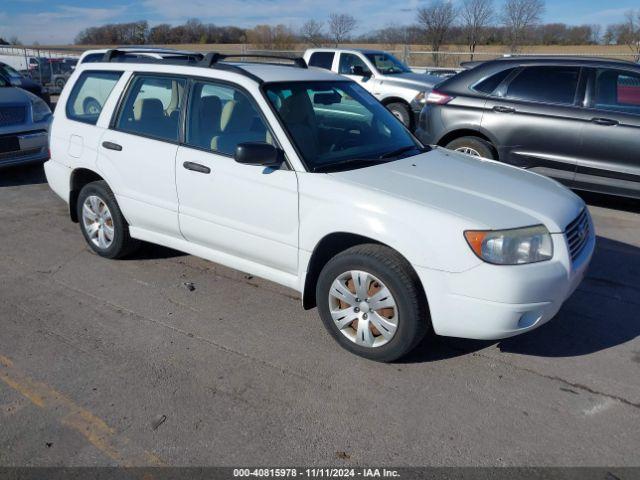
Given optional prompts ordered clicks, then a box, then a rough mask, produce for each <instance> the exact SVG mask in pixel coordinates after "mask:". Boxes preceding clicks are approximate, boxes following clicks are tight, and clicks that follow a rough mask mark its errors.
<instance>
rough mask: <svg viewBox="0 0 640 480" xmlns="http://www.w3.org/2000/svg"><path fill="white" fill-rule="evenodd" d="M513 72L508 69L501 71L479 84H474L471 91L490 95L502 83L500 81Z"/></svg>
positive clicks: (511, 69)
mask: <svg viewBox="0 0 640 480" xmlns="http://www.w3.org/2000/svg"><path fill="white" fill-rule="evenodd" d="M513 70H514V69H513V68H508V69H506V70H502V71H501V72H498V73H495V74H493V75H491V76H490V77H488V78H485V79H484V80H482V81H481V82H479V83H477V84H475V85H474V86H473V89H474V90H475V91H477V92H481V93H486V94H492V93H493V92H495V90H496V88H498V86H499V85H500V84H501V83H502V81H503V80H504V79H505V78H507V77H508V76H509V74H510V73H511V72H513Z"/></svg>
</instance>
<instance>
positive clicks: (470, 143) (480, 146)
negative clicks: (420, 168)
mask: <svg viewBox="0 0 640 480" xmlns="http://www.w3.org/2000/svg"><path fill="white" fill-rule="evenodd" d="M445 148H447V149H449V150H457V151H460V150H461V149H464V148H469V149H472V150H474V151H475V152H477V153H478V155H479V156H480V157H483V158H488V159H490V160H495V159H496V158H497V155H496V152H495V149H494V148H493V146H492V145H491V144H490V143H489V142H487V141H486V140H483V139H482V138H479V137H460V138H456V139H455V140H453V141H451V142H449V143H448V144H447V145H446V147H445Z"/></svg>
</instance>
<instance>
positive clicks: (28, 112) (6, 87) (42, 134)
mask: <svg viewBox="0 0 640 480" xmlns="http://www.w3.org/2000/svg"><path fill="white" fill-rule="evenodd" d="M50 123H51V110H50V109H49V106H48V105H47V104H46V103H45V102H44V100H42V99H41V98H39V97H36V96H35V95H34V94H32V93H31V92H28V91H26V90H23V89H21V88H17V87H13V86H12V85H11V84H10V83H9V82H8V81H6V80H5V79H4V77H0V167H6V166H10V165H22V164H26V163H35V162H44V161H45V160H47V159H48V158H49V148H48V141H47V137H48V131H49V124H50Z"/></svg>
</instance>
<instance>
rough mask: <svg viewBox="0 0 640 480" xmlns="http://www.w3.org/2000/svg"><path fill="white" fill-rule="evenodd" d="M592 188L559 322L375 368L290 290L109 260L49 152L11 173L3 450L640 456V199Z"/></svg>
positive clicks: (101, 454)
mask: <svg viewBox="0 0 640 480" xmlns="http://www.w3.org/2000/svg"><path fill="white" fill-rule="evenodd" d="M585 198H586V199H587V201H588V203H589V205H590V209H591V212H592V215H593V217H594V220H595V224H596V229H597V232H598V236H599V238H598V247H597V252H596V255H595V258H594V260H593V264H592V267H591V270H590V272H589V274H588V277H587V278H586V280H585V281H584V283H583V284H582V285H581V287H580V288H579V289H578V291H577V292H576V293H575V294H574V295H573V296H572V298H571V299H570V300H569V301H568V302H567V303H566V304H565V306H564V307H563V308H562V310H561V311H560V313H559V315H558V316H557V317H556V318H555V319H554V320H553V321H552V322H550V323H548V324H547V325H545V326H543V327H541V328H540V329H538V330H536V331H533V332H531V333H529V334H526V335H523V336H520V337H516V338H513V339H509V340H505V341H500V342H493V343H491V342H471V341H463V340H456V339H446V338H433V337H431V338H428V339H427V340H425V341H424V342H423V344H422V345H421V346H420V347H419V349H418V351H417V352H416V353H415V354H413V355H412V356H411V357H410V358H407V359H406V360H404V361H403V362H401V363H396V364H391V365H382V364H377V363H373V362H369V361H366V360H363V359H360V358H357V357H355V356H353V355H350V354H349V353H347V352H345V351H343V350H341V349H340V348H339V347H338V345H337V344H336V343H335V342H334V341H333V340H332V339H331V338H330V337H329V335H328V334H326V333H325V331H324V329H323V326H322V324H321V322H320V320H319V318H318V317H317V314H316V311H315V310H312V311H309V312H305V311H303V310H302V308H301V306H300V301H299V299H298V297H297V294H296V293H295V292H293V291H291V290H287V289H285V288H283V287H280V286H277V285H275V284H272V283H269V282H266V281H262V280H260V279H257V278H252V277H249V276H246V275H244V274H242V273H240V272H236V271H232V270H229V269H227V268H224V267H221V266H219V265H216V264H213V263H209V262H207V261H204V260H200V259H198V258H194V257H191V256H188V255H184V254H181V253H179V252H175V251H171V250H167V249H164V248H160V247H154V246H146V247H145V248H144V249H143V250H142V251H141V252H140V253H139V254H137V255H136V256H135V257H133V258H131V259H127V260H121V261H108V260H103V259H101V258H99V257H98V256H96V255H94V254H92V253H90V251H89V249H88V247H86V246H85V243H84V240H83V238H82V236H81V234H80V231H79V228H78V226H77V225H76V224H73V223H71V222H70V220H69V219H68V217H67V215H66V206H65V205H64V204H63V202H62V201H60V200H59V199H58V198H57V197H56V196H55V195H54V194H53V193H52V192H51V191H50V190H49V188H48V186H47V185H46V183H44V177H43V174H42V170H41V168H40V167H32V168H20V169H12V170H3V171H0V241H1V248H0V305H1V306H2V308H1V309H0V332H1V333H0V425H1V427H0V465H4V466H7V465H15V466H24V465H39V466H40V465H47V466H51V465H65V466H79V465H117V464H119V465H162V464H169V465H218V466H237V465H254V466H264V465H280V466H284V465H289V466H290V465H298V466H302V465H309V464H313V465H338V466H343V465H353V466H362V465H368V466H371V465H375V466H385V465H393V466H404V465H437V466H441V465H563V466H573V465H607V466H631V465H634V466H638V465H640V454H639V452H640V428H638V426H640V338H639V335H640V315H639V313H638V312H639V306H640V214H639V213H640V203H639V202H634V201H624V200H613V199H610V198H606V197H599V196H592V195H589V196H586V197H585ZM187 284H193V287H194V288H193V289H190V288H187Z"/></svg>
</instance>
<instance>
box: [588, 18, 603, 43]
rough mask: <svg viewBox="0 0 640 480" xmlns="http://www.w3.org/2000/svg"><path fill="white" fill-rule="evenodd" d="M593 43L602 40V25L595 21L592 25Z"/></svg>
mask: <svg viewBox="0 0 640 480" xmlns="http://www.w3.org/2000/svg"><path fill="white" fill-rule="evenodd" d="M590 40H591V43H593V44H594V45H598V44H599V43H600V40H602V25H600V24H599V23H594V24H593V25H591V39H590Z"/></svg>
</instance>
